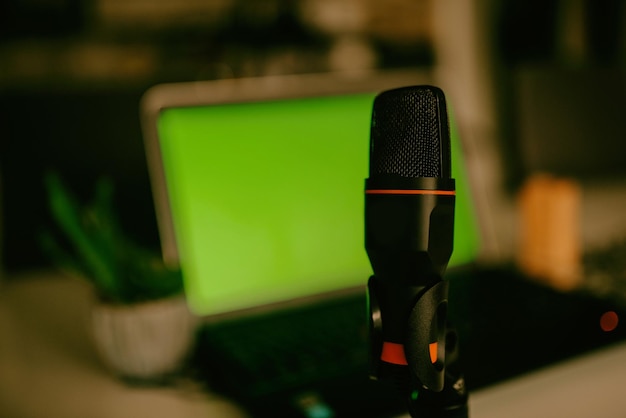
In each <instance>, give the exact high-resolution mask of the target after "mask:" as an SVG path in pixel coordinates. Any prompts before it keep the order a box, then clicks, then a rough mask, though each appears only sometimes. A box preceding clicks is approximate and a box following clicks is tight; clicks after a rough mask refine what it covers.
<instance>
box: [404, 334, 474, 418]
mask: <svg viewBox="0 0 626 418" xmlns="http://www.w3.org/2000/svg"><path fill="white" fill-rule="evenodd" d="M457 340H458V338H457V334H456V331H455V330H454V329H451V328H449V327H448V329H447V331H446V362H445V376H444V386H443V390H442V391H440V392H434V391H432V390H429V389H426V388H424V387H423V386H422V385H421V384H420V383H419V382H415V380H414V379H410V378H409V385H408V393H407V394H406V395H405V396H406V398H407V404H408V409H409V414H410V415H411V417H413V418H444V417H445V418H468V416H469V410H468V398H469V396H468V392H467V388H466V386H465V378H464V376H463V372H462V370H461V369H462V367H461V364H460V360H459V347H458V341H457Z"/></svg>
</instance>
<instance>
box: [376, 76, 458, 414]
mask: <svg viewBox="0 0 626 418" xmlns="http://www.w3.org/2000/svg"><path fill="white" fill-rule="evenodd" d="M370 141H371V142H370V172H369V178H368V179H367V180H366V183H365V248H366V251H367V254H368V257H369V259H370V263H371V265H372V270H373V272H374V275H373V276H372V277H370V279H369V281H368V292H367V293H368V305H369V312H370V356H371V357H370V376H371V377H372V378H373V379H379V380H390V381H392V382H394V383H395V384H397V385H398V386H399V387H400V388H401V389H402V390H403V391H404V392H405V393H406V395H407V396H409V399H410V402H409V404H410V405H409V409H410V411H411V413H412V414H413V413H414V414H419V415H414V416H426V417H430V416H431V415H432V416H451V415H438V414H439V413H444V412H442V411H445V410H446V408H447V406H446V405H445V404H447V403H449V402H452V403H454V404H458V403H459V402H460V403H463V399H460V398H459V396H460V395H463V396H465V395H466V394H465V393H464V388H463V393H462V394H461V393H460V392H459V391H453V392H454V393H451V394H449V393H447V392H446V391H444V387H445V386H446V382H447V380H450V377H448V378H447V377H446V365H447V363H448V362H449V361H450V359H448V360H446V356H447V355H448V356H450V355H452V356H451V357H455V353H454V352H453V348H454V347H451V346H449V347H446V340H448V339H449V338H448V336H449V333H448V330H447V325H446V314H447V304H448V283H447V281H445V280H444V273H445V271H446V268H447V266H448V262H449V260H450V257H451V255H452V251H453V241H454V203H455V182H454V179H452V178H451V174H450V173H451V170H450V137H449V128H448V118H447V110H446V104H445V97H444V95H443V92H442V91H441V90H440V89H438V88H437V87H433V86H415V87H405V88H401V89H395V90H389V91H386V92H383V93H381V94H380V95H379V96H377V97H376V99H375V101H374V109H373V114H372V129H371V139H370ZM453 380H454V382H453V383H449V384H448V386H450V384H454V383H458V382H457V380H458V379H457V378H456V377H453ZM422 392H424V393H425V394H424V395H422V396H421V397H418V395H419V394H421V393H422ZM453 398H454V399H453ZM417 399H420V402H417V401H416V400H417ZM465 400H466V396H465ZM453 409H455V408H453ZM418 411H422V412H418ZM423 411H431V412H427V413H428V414H430V415H424V412H423ZM437 411H438V412H437ZM461 416H462V415H461Z"/></svg>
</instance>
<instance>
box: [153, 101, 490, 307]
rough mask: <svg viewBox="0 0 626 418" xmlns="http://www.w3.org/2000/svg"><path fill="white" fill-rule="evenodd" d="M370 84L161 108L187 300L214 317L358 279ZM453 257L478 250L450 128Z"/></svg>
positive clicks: (364, 268)
mask: <svg viewBox="0 0 626 418" xmlns="http://www.w3.org/2000/svg"><path fill="white" fill-rule="evenodd" d="M374 97H375V93H367V94H342V95H332V94H331V95H326V96H321V97H300V98H290V99H284V100H266V101H263V100H261V101H253V102H242V103H232V102H231V103H225V104H210V105H194V106H176V107H165V108H164V109H162V110H161V111H160V113H159V117H158V121H157V125H158V142H159V148H160V155H161V158H162V166H163V172H164V173H163V174H164V177H165V183H166V185H167V196H168V200H169V202H168V203H169V206H170V212H171V217H172V219H171V220H172V222H173V227H174V232H175V236H176V243H177V246H178V248H177V250H178V256H179V261H180V264H181V267H182V271H183V276H184V280H185V286H186V293H187V297H188V301H189V304H190V307H191V309H192V310H193V311H194V312H195V313H197V314H200V315H213V314H220V313H225V312H230V311H235V310H240V309H246V308H251V307H255V306H259V305H265V304H269V303H276V302H281V301H286V300H291V299H295V298H300V297H305V296H310V295H316V294H321V293H326V292H332V291H334V290H339V289H343V288H349V287H354V286H361V285H362V286H365V284H366V282H367V279H368V277H369V276H370V274H371V268H370V265H369V261H368V258H367V255H366V252H365V249H364V242H363V237H364V231H363V210H364V194H363V191H364V181H365V178H366V177H367V173H368V158H369V129H370V120H371V111H372V103H373V99H374ZM452 133H453V137H452V163H453V176H454V177H455V178H456V179H457V206H456V225H455V243H454V254H453V257H452V260H451V263H450V265H451V266H454V265H460V264H464V263H468V262H470V261H472V260H473V259H474V257H475V256H476V254H477V251H478V232H477V225H476V222H475V219H474V216H473V213H472V208H471V199H470V196H469V189H468V187H467V183H468V182H467V179H466V176H465V174H464V167H463V162H462V158H461V155H462V154H461V147H460V143H459V138H458V135H457V133H456V129H454V126H452Z"/></svg>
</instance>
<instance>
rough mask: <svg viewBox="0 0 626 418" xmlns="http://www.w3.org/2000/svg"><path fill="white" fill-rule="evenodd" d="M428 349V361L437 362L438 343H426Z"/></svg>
mask: <svg viewBox="0 0 626 418" xmlns="http://www.w3.org/2000/svg"><path fill="white" fill-rule="evenodd" d="M428 349H429V351H430V362H431V363H432V364H435V363H437V355H438V350H439V343H437V341H435V342H434V343H430V344H428Z"/></svg>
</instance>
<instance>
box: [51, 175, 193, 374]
mask: <svg viewBox="0 0 626 418" xmlns="http://www.w3.org/2000/svg"><path fill="white" fill-rule="evenodd" d="M44 181H45V186H46V189H47V192H48V199H49V206H50V212H51V215H52V219H53V220H54V221H55V224H56V228H55V229H56V231H55V232H56V233H53V232H52V231H46V232H44V233H43V234H42V239H41V242H42V246H43V248H44V250H45V251H46V252H47V253H48V254H49V255H50V256H51V257H52V258H53V259H54V260H55V261H56V262H57V264H59V265H60V266H61V267H62V268H63V269H65V270H69V271H71V272H74V273H76V275H77V276H78V277H80V278H83V279H85V280H87V281H88V282H90V283H91V284H92V286H93V288H94V291H95V292H94V293H95V295H96V297H95V298H94V305H93V312H92V325H93V333H92V334H93V337H94V341H95V345H96V348H97V350H98V352H99V353H100V355H101V358H102V359H103V361H104V362H105V363H106V364H107V365H108V366H110V367H111V368H112V370H113V371H115V372H116V373H117V374H119V375H120V376H122V377H124V378H128V379H132V380H141V381H150V380H160V379H162V378H164V377H166V376H168V375H170V374H172V373H174V372H176V371H177V370H178V369H179V367H180V366H181V364H182V363H183V362H184V360H185V358H186V355H187V354H188V351H189V348H190V347H191V345H192V343H193V337H194V332H195V318H194V317H193V315H192V314H191V313H190V312H189V310H188V308H187V304H186V301H185V297H184V292H183V281H182V274H181V272H180V269H178V268H171V267H169V266H167V265H165V264H164V262H163V260H162V258H161V257H160V256H159V255H158V254H157V253H156V252H153V251H149V250H147V249H145V248H143V247H141V246H140V245H138V244H137V243H135V242H134V241H133V240H131V239H130V238H129V237H128V236H127V235H126V234H125V233H124V231H123V229H122V228H121V227H120V224H119V223H118V221H117V219H116V216H115V213H114V210H113V185H112V183H111V181H109V180H108V179H100V180H99V181H98V182H97V184H96V187H95V194H94V198H93V201H92V202H91V203H90V204H80V203H79V201H78V200H77V198H76V197H75V196H74V195H73V194H72V193H71V192H70V191H69V190H68V188H67V187H66V186H65V185H64V184H63V182H62V181H61V179H60V177H59V176H58V175H56V174H54V173H49V174H47V175H46V176H45V179H44Z"/></svg>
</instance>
